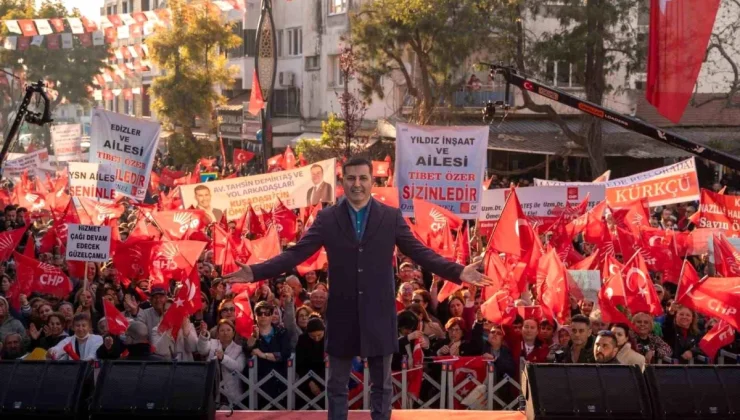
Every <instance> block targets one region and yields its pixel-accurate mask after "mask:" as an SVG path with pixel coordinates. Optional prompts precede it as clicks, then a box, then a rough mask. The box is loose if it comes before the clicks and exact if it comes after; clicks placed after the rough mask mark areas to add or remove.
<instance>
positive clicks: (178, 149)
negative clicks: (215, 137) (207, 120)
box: [167, 133, 220, 170]
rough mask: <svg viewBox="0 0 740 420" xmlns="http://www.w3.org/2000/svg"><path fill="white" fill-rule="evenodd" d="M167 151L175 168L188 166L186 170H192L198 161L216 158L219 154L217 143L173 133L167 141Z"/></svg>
mask: <svg viewBox="0 0 740 420" xmlns="http://www.w3.org/2000/svg"><path fill="white" fill-rule="evenodd" d="M167 150H168V151H169V155H170V157H172V161H173V163H174V164H175V167H176V168H183V165H188V170H191V169H192V167H193V162H197V161H198V159H200V158H202V157H206V156H217V155H218V154H219V153H220V151H219V147H218V143H217V142H215V141H210V140H206V139H203V138H199V139H193V138H189V137H186V136H185V135H184V134H181V133H175V134H173V135H171V136H170V137H169V138H168V139H167Z"/></svg>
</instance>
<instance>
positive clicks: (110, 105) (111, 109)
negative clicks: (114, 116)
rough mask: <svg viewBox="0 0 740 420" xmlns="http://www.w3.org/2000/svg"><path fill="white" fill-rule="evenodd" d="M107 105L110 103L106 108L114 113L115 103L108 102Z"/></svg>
mask: <svg viewBox="0 0 740 420" xmlns="http://www.w3.org/2000/svg"><path fill="white" fill-rule="evenodd" d="M107 103H108V104H107V105H106V107H105V108H106V109H107V110H108V111H113V101H107Z"/></svg>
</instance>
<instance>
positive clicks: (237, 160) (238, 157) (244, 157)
mask: <svg viewBox="0 0 740 420" xmlns="http://www.w3.org/2000/svg"><path fill="white" fill-rule="evenodd" d="M252 158H254V153H252V152H250V151H248V150H244V149H234V166H237V167H238V166H240V165H242V164H244V163H249V161H250V160H252Z"/></svg>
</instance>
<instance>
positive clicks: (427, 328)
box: [409, 292, 445, 341]
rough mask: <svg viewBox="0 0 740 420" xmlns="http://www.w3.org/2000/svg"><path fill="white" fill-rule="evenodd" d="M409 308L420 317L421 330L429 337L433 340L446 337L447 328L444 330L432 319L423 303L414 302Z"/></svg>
mask: <svg viewBox="0 0 740 420" xmlns="http://www.w3.org/2000/svg"><path fill="white" fill-rule="evenodd" d="M414 293H416V292H414ZM409 310H410V311H411V312H413V313H415V314H416V316H417V317H419V320H420V321H421V332H422V333H423V334H424V335H425V336H427V338H429V339H430V340H431V341H434V340H438V339H441V338H444V336H445V330H443V329H442V327H441V326H440V325H439V324H438V323H437V322H434V321H433V320H432V319H431V316H430V315H429V313H427V311H426V309H424V306H423V305H422V304H420V303H416V302H414V303H412V304H411V306H409Z"/></svg>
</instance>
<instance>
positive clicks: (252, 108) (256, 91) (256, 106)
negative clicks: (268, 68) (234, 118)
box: [247, 70, 265, 135]
mask: <svg viewBox="0 0 740 420" xmlns="http://www.w3.org/2000/svg"><path fill="white" fill-rule="evenodd" d="M264 107H265V99H264V98H263V97H262V88H260V81H259V79H258V78H257V70H255V71H254V73H252V93H251V94H250V95H249V109H247V111H249V113H250V114H252V115H257V114H259V113H260V110H262V109H263V108H264ZM263 135H264V133H263Z"/></svg>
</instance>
